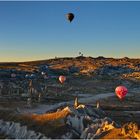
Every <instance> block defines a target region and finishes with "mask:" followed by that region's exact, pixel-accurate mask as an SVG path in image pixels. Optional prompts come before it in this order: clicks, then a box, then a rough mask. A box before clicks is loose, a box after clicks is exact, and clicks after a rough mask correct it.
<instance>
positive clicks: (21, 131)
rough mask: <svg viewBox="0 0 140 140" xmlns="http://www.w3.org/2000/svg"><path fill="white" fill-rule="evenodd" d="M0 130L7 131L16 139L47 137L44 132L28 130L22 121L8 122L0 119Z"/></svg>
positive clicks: (6, 132)
mask: <svg viewBox="0 0 140 140" xmlns="http://www.w3.org/2000/svg"><path fill="white" fill-rule="evenodd" d="M0 132H1V133H5V134H6V135H7V136H8V137H10V138H16V139H41V138H42V139H46V138H47V137H45V136H44V135H43V134H41V133H37V132H35V131H33V130H28V129H27V126H21V125H20V123H14V122H7V121H3V120H0Z"/></svg>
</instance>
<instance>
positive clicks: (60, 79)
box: [59, 75, 66, 84]
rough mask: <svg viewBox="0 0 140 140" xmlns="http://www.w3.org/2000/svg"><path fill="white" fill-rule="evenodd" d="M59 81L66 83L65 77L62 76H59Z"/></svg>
mask: <svg viewBox="0 0 140 140" xmlns="http://www.w3.org/2000/svg"><path fill="white" fill-rule="evenodd" d="M59 81H60V82H61V83H62V84H63V83H64V82H65V81H66V77H65V76H63V75H60V76H59Z"/></svg>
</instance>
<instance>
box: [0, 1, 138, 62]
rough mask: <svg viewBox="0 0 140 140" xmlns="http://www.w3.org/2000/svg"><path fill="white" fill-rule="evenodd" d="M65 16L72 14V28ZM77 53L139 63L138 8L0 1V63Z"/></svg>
mask: <svg viewBox="0 0 140 140" xmlns="http://www.w3.org/2000/svg"><path fill="white" fill-rule="evenodd" d="M68 12H72V13H74V14H75V18H74V20H73V21H72V23H69V22H68V21H67V20H66V18H65V14H67V13H68ZM78 52H82V53H83V54H84V55H85V56H92V57H97V56H105V57H125V56H127V57H131V58H140V2H94V1H90V2H86V1H81V2H78V1H72V2H66V1H63V2H60V1H59V2H58V1H52V2H49V1H46V2H45V1H44V2H2V1H0V62H3V61H4V62H6V61H29V60H42V59H48V58H54V57H55V56H57V57H65V56H67V57H75V56H77V55H78Z"/></svg>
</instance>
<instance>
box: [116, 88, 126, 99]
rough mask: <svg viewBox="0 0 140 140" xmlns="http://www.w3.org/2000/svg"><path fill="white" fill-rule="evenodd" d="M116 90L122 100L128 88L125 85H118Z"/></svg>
mask: <svg viewBox="0 0 140 140" xmlns="http://www.w3.org/2000/svg"><path fill="white" fill-rule="evenodd" d="M115 92H116V95H117V96H118V98H119V99H120V100H122V99H124V97H125V96H126V94H127V92H128V90H127V88H126V87H125V86H118V87H116V89H115Z"/></svg>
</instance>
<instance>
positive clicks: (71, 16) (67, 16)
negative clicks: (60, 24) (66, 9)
mask: <svg viewBox="0 0 140 140" xmlns="http://www.w3.org/2000/svg"><path fill="white" fill-rule="evenodd" d="M66 18H67V20H69V21H70V22H71V21H72V20H73V19H74V14H73V13H68V14H66Z"/></svg>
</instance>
